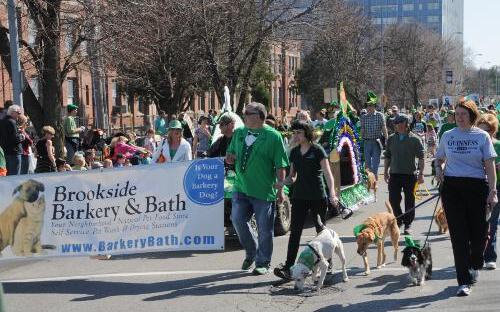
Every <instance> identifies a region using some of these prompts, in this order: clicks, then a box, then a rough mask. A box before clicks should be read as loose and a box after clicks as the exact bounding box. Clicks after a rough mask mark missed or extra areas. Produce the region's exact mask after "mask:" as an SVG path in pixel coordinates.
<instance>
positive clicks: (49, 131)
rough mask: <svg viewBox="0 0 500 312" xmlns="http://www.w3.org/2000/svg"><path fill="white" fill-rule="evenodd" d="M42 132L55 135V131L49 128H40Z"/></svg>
mask: <svg viewBox="0 0 500 312" xmlns="http://www.w3.org/2000/svg"><path fill="white" fill-rule="evenodd" d="M42 132H43V133H50V134H52V135H55V134H56V131H55V130H54V128H52V127H51V126H45V127H43V128H42Z"/></svg>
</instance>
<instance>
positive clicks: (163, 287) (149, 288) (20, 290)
mask: <svg viewBox="0 0 500 312" xmlns="http://www.w3.org/2000/svg"><path fill="white" fill-rule="evenodd" d="M249 274H250V273H248V272H243V271H242V272H230V273H220V274H214V275H209V276H202V277H195V278H188V279H177V280H173V281H165V282H157V283H130V282H114V281H92V280H69V281H49V282H25V283H4V284H3V287H4V292H5V294H74V295H82V296H81V297H78V298H74V299H72V300H71V301H88V300H98V299H104V298H109V297H115V296H134V295H148V294H158V295H156V296H153V297H149V298H145V299H144V301H156V300H169V299H175V298H177V297H182V296H210V295H216V294H221V293H225V292H228V293H231V294H239V293H247V292H248V290H250V289H252V288H256V287H265V286H270V285H271V284H272V281H265V282H259V283H251V282H250V283H235V284H223V285H215V284H216V283H221V282H223V281H229V280H233V279H238V278H241V277H245V276H248V275H249Z"/></svg>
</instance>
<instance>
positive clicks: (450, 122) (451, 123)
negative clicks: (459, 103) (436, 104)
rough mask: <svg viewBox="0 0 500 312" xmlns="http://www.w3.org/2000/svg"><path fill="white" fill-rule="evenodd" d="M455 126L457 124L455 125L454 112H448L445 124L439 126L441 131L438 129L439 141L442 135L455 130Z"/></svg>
mask: <svg viewBox="0 0 500 312" xmlns="http://www.w3.org/2000/svg"><path fill="white" fill-rule="evenodd" d="M456 126H457V124H456V123H455V111H454V110H449V111H448V112H447V116H446V123H445V124H444V125H442V126H441V129H439V133H438V138H439V140H441V137H442V136H443V133H445V132H446V131H448V130H451V129H453V128H455V127H456Z"/></svg>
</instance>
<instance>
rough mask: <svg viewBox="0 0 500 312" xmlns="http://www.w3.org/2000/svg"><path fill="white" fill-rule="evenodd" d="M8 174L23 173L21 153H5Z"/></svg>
mask: <svg viewBox="0 0 500 312" xmlns="http://www.w3.org/2000/svg"><path fill="white" fill-rule="evenodd" d="M5 163H6V166H7V175H18V174H20V173H21V155H20V154H19V155H5Z"/></svg>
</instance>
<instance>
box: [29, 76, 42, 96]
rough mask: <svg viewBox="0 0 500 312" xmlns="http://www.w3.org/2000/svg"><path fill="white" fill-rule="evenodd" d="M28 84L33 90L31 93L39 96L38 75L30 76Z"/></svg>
mask: <svg viewBox="0 0 500 312" xmlns="http://www.w3.org/2000/svg"><path fill="white" fill-rule="evenodd" d="M29 85H30V87H31V90H32V91H33V94H35V96H36V98H37V99H38V98H40V93H39V90H38V77H36V76H35V77H31V78H30V81H29Z"/></svg>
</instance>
